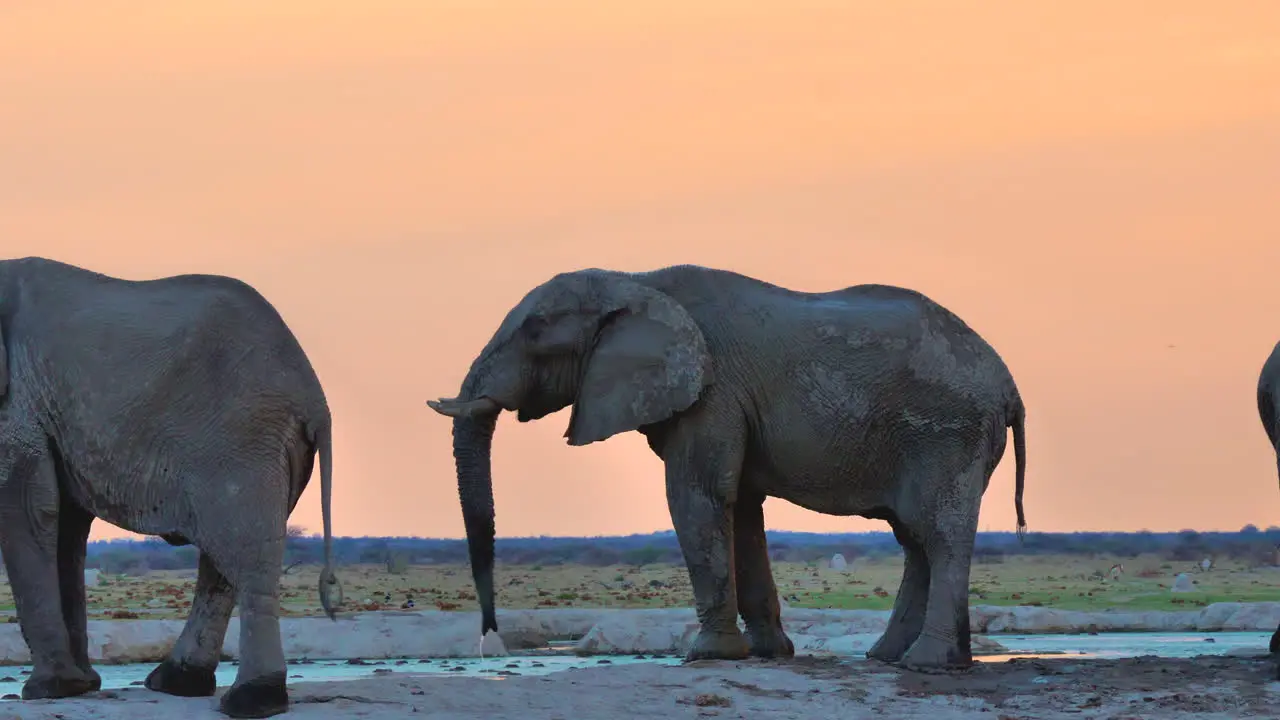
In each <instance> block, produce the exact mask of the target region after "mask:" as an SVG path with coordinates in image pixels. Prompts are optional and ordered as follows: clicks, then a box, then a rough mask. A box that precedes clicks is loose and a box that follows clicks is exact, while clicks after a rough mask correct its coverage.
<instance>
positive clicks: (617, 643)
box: [574, 613, 699, 655]
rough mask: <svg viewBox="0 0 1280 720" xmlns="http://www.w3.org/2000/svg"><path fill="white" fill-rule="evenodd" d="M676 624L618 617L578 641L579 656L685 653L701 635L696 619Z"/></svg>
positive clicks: (605, 621) (596, 626)
mask: <svg viewBox="0 0 1280 720" xmlns="http://www.w3.org/2000/svg"><path fill="white" fill-rule="evenodd" d="M689 615H690V616H691V617H689V618H688V619H687V620H685V622H683V623H681V622H672V621H671V620H669V619H668V618H665V617H660V616H659V617H654V616H653V615H648V616H645V615H638V614H637V615H633V616H630V617H628V616H616V617H613V618H608V619H605V620H602V621H601V622H598V623H596V624H595V625H594V626H592V628H591V629H590V630H588V631H587V634H586V635H584V636H583V637H582V639H581V640H579V641H578V644H577V646H576V647H574V652H575V653H577V654H579V655H622V654H627V655H634V654H636V653H684V652H686V651H687V650H688V649H689V647H690V646H691V645H692V644H693V640H694V638H695V637H697V635H698V628H699V624H698V621H697V618H696V616H694V615H693V613H689Z"/></svg>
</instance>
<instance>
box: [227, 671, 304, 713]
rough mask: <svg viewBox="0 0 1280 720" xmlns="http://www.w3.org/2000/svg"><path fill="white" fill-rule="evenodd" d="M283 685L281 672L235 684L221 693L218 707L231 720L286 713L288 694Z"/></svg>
mask: <svg viewBox="0 0 1280 720" xmlns="http://www.w3.org/2000/svg"><path fill="white" fill-rule="evenodd" d="M284 684H285V675H284V673H282V672H279V673H270V674H268V675H263V676H262V677H259V678H254V679H253V680H250V681H248V682H245V683H240V682H237V683H236V684H234V685H232V686H231V688H230V689H228V690H227V691H226V692H225V693H223V695H222V700H221V701H219V704H218V707H219V709H220V710H222V712H223V714H225V715H227V716H228V717H233V718H265V717H271V716H272V715H279V714H281V713H284V712H288V711H289V692H288V691H287V690H286V689H285V686H284Z"/></svg>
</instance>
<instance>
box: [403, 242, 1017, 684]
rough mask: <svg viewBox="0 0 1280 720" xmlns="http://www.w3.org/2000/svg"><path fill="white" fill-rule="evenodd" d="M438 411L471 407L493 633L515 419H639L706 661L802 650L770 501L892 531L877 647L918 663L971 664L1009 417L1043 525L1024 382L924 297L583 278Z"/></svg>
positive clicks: (468, 481)
mask: <svg viewBox="0 0 1280 720" xmlns="http://www.w3.org/2000/svg"><path fill="white" fill-rule="evenodd" d="M428 404H429V405H431V407H432V408H434V409H435V410H437V411H438V412H440V413H442V414H445V415H448V416H451V417H453V418H454V422H453V437H454V457H455V460H456V464H457V473H458V488H459V494H460V496H461V501H462V510H463V517H464V520H465V523H466V530H467V541H468V544H469V547H470V554H471V563H472V572H473V574H474V577H475V582H476V589H477V592H478V595H479V599H480V603H481V612H482V618H481V622H482V627H481V631H482V632H487V631H489V630H496V629H497V621H496V618H495V615H494V601H493V543H494V524H493V517H494V508H493V490H492V478H491V475H490V462H489V453H490V447H491V441H492V436H493V431H494V427H495V421H496V419H497V416H498V413H499V412H500V411H501V410H504V409H505V410H515V411H516V412H517V413H518V419H519V420H520V421H521V422H526V421H529V420H534V419H537V418H540V417H543V416H545V415H547V414H549V413H552V412H554V411H556V410H559V409H561V408H564V407H566V406H568V405H570V404H572V405H573V410H572V415H571V417H570V420H569V427H568V430H567V431H566V433H565V436H566V437H567V438H568V442H569V444H570V445H585V444H587V443H592V442H596V441H598V440H604V439H606V438H608V437H610V436H612V435H615V434H617V433H620V432H626V431H628V430H639V431H640V432H641V433H643V434H644V435H645V437H646V438H647V439H648V442H649V446H650V448H652V449H653V451H654V452H655V453H656V454H657V455H658V456H659V457H661V458H662V459H663V463H664V465H665V469H666V489H667V502H668V506H669V508H670V511H671V519H672V522H673V524H674V526H675V530H676V535H677V537H678V538H679V541H680V547H681V549H682V551H683V553H684V558H685V562H686V564H687V566H688V570H689V576H690V579H691V581H692V585H693V592H694V597H695V599H696V603H697V611H698V618H699V620H700V622H701V631H700V633H699V635H698V638H697V641H696V642H695V644H694V646H693V647H692V649H691V650H690V651H689V653H688V656H687V657H688V659H690V660H694V659H701V658H722V659H738V658H743V657H745V656H747V655H754V656H758V657H789V656H791V655H793V654H794V650H793V647H792V643H791V640H790V639H789V638H788V637H787V636H786V634H785V633H784V632H783V629H782V624H781V621H780V618H779V612H778V595H777V590H776V589H775V587H774V583H773V576H772V572H771V570H770V568H769V556H768V552H767V549H766V547H765V528H764V517H763V512H762V503H763V502H764V499H765V497H766V496H772V497H779V498H784V499H786V500H789V501H791V502H793V503H795V504H797V505H800V506H802V507H806V508H809V509H811V510H816V511H818V512H822V513H827V514H831V515H861V516H863V517H869V518H879V519H883V520H887V521H888V522H889V524H890V525H891V526H892V528H893V532H894V535H895V537H896V538H897V539H898V542H899V543H901V544H902V547H903V548H904V549H905V551H906V569H905V573H904V575H903V579H902V587H901V590H900V591H899V594H898V599H897V603H896V604H895V606H894V609H893V615H892V618H891V620H890V623H889V627H888V628H887V630H886V631H885V633H884V635H883V637H881V639H880V641H879V642H878V643H877V644H876V645H875V647H874V648H873V649H872V650H871V651H870V652H869V653H868V654H869V655H871V656H872V657H875V658H879V659H882V660H886V661H890V662H893V661H899V662H901V663H902V664H903V665H904V666H906V667H909V668H927V667H932V668H937V667H950V666H966V665H968V664H969V663H971V661H972V656H971V654H970V647H969V615H968V591H969V581H968V578H969V561H970V555H971V552H972V549H973V543H974V537H975V533H976V530H977V522H978V509H979V505H980V502H981V498H982V494H983V492H984V491H985V489H986V487H987V483H988V480H989V478H990V476H991V473H992V471H993V470H994V469H995V467H996V464H997V463H998V462H999V461H1000V458H1001V457H1002V455H1003V453H1004V449H1005V433H1006V428H1007V427H1010V426H1011V427H1013V430H1014V447H1015V455H1016V459H1017V487H1016V503H1015V504H1016V507H1017V511H1018V525H1019V528H1018V529H1019V532H1020V533H1021V531H1022V530H1023V528H1024V522H1023V513H1022V488H1023V477H1024V468H1025V452H1024V440H1023V417H1024V414H1023V406H1022V401H1021V399H1020V398H1019V395H1018V391H1017V388H1016V387H1015V385H1014V382H1013V378H1012V377H1011V376H1010V374H1009V371H1008V369H1007V368H1006V367H1005V365H1004V363H1003V362H1002V361H1001V359H1000V357H999V356H998V355H997V354H996V352H995V350H993V349H992V348H991V347H990V346H989V345H987V343H985V342H984V341H983V340H982V339H981V338H980V337H979V336H978V335H977V334H976V333H975V332H973V330H971V329H969V327H968V326H966V325H965V324H964V323H963V322H961V321H960V319H959V318H957V317H956V316H955V315H952V314H951V313H950V312H948V311H947V310H945V309H944V308H942V307H940V306H939V305H937V304H936V303H934V302H932V301H930V300H929V299H928V298H926V297H924V296H923V295H921V294H919V293H916V292H913V291H910V290H904V289H900V288H894V287H888V286H884V285H860V286H856V287H850V288H846V289H843V290H837V291H834V292H828V293H802V292H794V291H791V290H787V289H784V288H780V287H777V286H774V285H770V284H768V283H765V282H761V281H759V280H754V279H751V278H748V277H744V276H742V275H738V274H735V273H731V272H725V271H720V270H713V269H708V268H702V267H696V266H677V267H669V268H665V269H661V270H656V271H653V272H647V273H634V274H630V273H622V272H609V271H604V270H597V269H592V270H583V271H579V272H571V273H565V274H561V275H558V276H556V277H555V278H553V279H551V280H550V281H548V282H547V283H545V284H543V285H541V286H539V287H537V288H535V289H534V290H533V291H531V292H530V293H529V294H528V295H526V296H525V297H524V299H523V300H522V301H521V302H520V303H519V304H518V305H517V306H516V307H515V308H514V309H512V310H511V312H510V313H509V314H508V315H507V317H506V319H505V320H504V321H503V323H502V325H501V327H499V329H498V331H497V332H496V333H495V334H494V336H493V339H492V340H490V341H489V344H488V345H487V346H485V348H484V350H483V351H481V353H480V355H479V356H478V357H477V358H476V360H475V362H474V363H473V364H472V366H471V369H470V372H469V373H468V374H467V376H466V379H465V380H464V381H463V384H462V390H461V393H460V395H459V397H457V398H452V399H441V400H439V401H432V402H430V403H428ZM738 615H741V617H742V620H743V622H744V624H745V626H746V630H747V632H746V636H745V637H744V635H743V634H742V632H741V631H740V630H739V629H738V626H737V616H738Z"/></svg>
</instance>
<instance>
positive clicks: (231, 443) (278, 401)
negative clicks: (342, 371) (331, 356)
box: [0, 258, 336, 718]
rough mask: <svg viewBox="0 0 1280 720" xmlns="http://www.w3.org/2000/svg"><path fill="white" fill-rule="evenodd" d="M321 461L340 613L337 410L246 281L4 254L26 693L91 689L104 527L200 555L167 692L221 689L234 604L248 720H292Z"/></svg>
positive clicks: (7, 406) (163, 682) (325, 590)
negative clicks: (299, 563)
mask: <svg viewBox="0 0 1280 720" xmlns="http://www.w3.org/2000/svg"><path fill="white" fill-rule="evenodd" d="M317 453H318V454H319V458H320V477H321V503H322V508H323V513H324V549H325V567H324V570H323V571H322V573H321V580H320V599H321V603H322V604H323V605H324V607H325V610H326V612H327V613H328V614H329V617H330V618H333V617H334V615H333V609H332V604H331V602H330V597H329V593H330V592H331V591H332V589H333V588H332V587H331V586H336V579H335V578H334V575H333V569H332V545H333V541H332V529H331V523H330V495H331V489H332V478H331V476H332V469H333V464H332V457H333V453H332V432H331V418H330V414H329V408H328V404H327V402H326V400H325V396H324V392H323V390H322V389H321V386H320V382H319V380H318V378H317V377H316V374H315V371H314V370H313V369H312V367H311V364H310V363H309V362H308V360H307V357H306V355H305V354H304V353H303V351H302V348H301V347H300V346H299V345H298V342H297V340H296V338H295V337H294V336H293V334H292V333H291V332H290V330H289V329H288V327H287V326H286V325H285V323H284V321H283V320H282V319H281V317H280V316H279V314H277V312H276V310H275V309H274V308H273V307H272V306H271V305H270V304H269V303H268V302H267V301H266V300H265V299H264V298H263V297H262V296H261V295H259V294H258V293H257V292H256V291H255V290H253V289H252V288H250V287H249V286H248V285H246V284H244V283H242V282H240V281H238V280H234V279H231V278H227V277H219V276H209V275H185V276H179V277H170V278H165V279H159V280H150V281H127V280H121V279H117V278H112V277H108V276H105V275H101V274H98V273H94V272H91V271H88V270H85V269H82V268H78V267H75V266H72V265H67V264H64V263H60V262H55V261H52V260H47V259H43V258H24V259H19V260H6V261H0V549H2V550H3V555H4V562H5V565H6V567H7V569H8V571H9V578H10V582H11V583H12V585H13V594H14V601H15V603H16V605H17V610H18V619H19V624H20V626H21V630H22V636H23V638H24V639H25V640H26V643H27V645H28V646H29V647H30V649H31V658H32V664H33V665H34V669H33V671H32V673H31V676H30V677H29V678H27V681H26V683H25V685H24V686H23V688H22V697H23V698H24V699H31V698H58V697H68V696H74V695H80V694H83V693H86V692H92V691H95V690H97V689H99V688H100V687H101V682H102V681H101V678H100V677H99V675H98V673H97V672H96V671H95V670H94V669H93V668H92V667H91V665H90V662H89V655H88V636H87V631H86V628H87V617H86V612H85V588H84V561H85V547H86V542H87V539H88V535H89V527H90V524H91V523H92V522H93V520H94V518H102V519H103V520H106V521H107V522H110V523H112V524H114V525H117V526H119V527H122V528H124V529H126V530H130V531H133V532H135V533H140V534H143V535H156V536H159V537H161V538H163V539H165V540H166V541H167V542H169V543H170V544H172V545H188V544H191V545H195V546H196V547H197V548H199V550H200V559H199V570H198V575H197V580H196V590H195V597H194V599H193V600H192V604H191V613H190V615H189V616H188V618H187V622H186V625H185V627H184V628H183V630H182V634H181V636H180V637H179V638H178V640H177V642H176V644H175V645H174V647H173V649H172V651H171V652H170V654H169V656H168V658H167V659H165V660H164V661H163V662H162V663H161V664H160V665H159V666H158V667H157V668H156V669H155V670H154V671H153V672H152V673H151V674H150V676H149V677H148V678H147V680H146V685H147V687H148V688H151V689H152V690H157V691H160V692H165V693H169V694H173V695H180V696H210V695H213V694H214V692H215V689H216V687H215V686H216V683H215V679H214V670H215V669H216V668H217V665H218V661H219V659H220V657H221V654H222V644H223V639H224V637H225V635H226V631H227V625H228V622H229V621H230V618H231V612H232V609H233V607H234V606H235V605H237V604H238V605H239V608H240V652H241V658H242V659H241V663H240V667H239V669H238V672H237V675H236V680H235V683H234V684H233V685H232V686H231V687H230V688H229V689H228V690H227V691H226V692H225V693H224V694H223V696H222V698H221V700H220V707H221V709H222V711H223V712H224V713H225V714H227V715H229V716H231V717H238V718H249V717H268V716H270V715H275V714H278V713H281V712H285V711H286V710H287V709H288V694H287V691H286V688H285V660H284V652H283V648H282V645H281V637H280V626H279V600H278V597H277V589H278V584H279V577H280V573H281V564H282V560H283V555H284V544H285V523H286V520H287V518H288V516H289V514H290V513H291V512H292V511H293V508H294V506H295V504H296V503H297V501H298V498H299V496H300V495H301V494H302V492H303V490H304V489H305V488H306V486H307V482H308V480H309V478H310V476H311V471H312V468H313V463H314V460H315V458H316V455H317Z"/></svg>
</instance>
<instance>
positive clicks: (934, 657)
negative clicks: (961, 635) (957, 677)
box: [900, 634, 973, 671]
mask: <svg viewBox="0 0 1280 720" xmlns="http://www.w3.org/2000/svg"><path fill="white" fill-rule="evenodd" d="M900 664H901V665H902V667H904V668H906V669H908V670H917V671H919V670H925V671H927V670H962V669H965V668H968V667H970V666H971V665H973V655H972V654H971V653H970V652H968V651H966V650H962V649H961V648H960V646H959V645H958V644H957V643H956V642H955V641H954V640H942V639H940V638H936V637H931V636H929V635H924V634H921V635H920V637H918V638H916V641H915V642H913V643H911V648H910V649H909V650H907V652H906V654H904V655H903V656H902V660H901V662H900Z"/></svg>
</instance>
